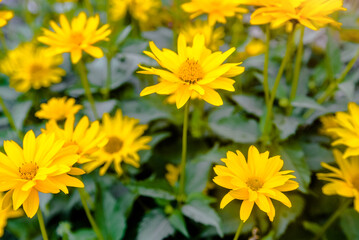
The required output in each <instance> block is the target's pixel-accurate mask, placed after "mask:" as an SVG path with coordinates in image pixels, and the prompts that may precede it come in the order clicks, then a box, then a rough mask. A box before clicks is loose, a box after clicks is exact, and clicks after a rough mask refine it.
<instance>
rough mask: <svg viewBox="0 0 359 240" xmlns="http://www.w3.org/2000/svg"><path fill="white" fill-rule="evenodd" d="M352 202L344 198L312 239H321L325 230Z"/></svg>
mask: <svg viewBox="0 0 359 240" xmlns="http://www.w3.org/2000/svg"><path fill="white" fill-rule="evenodd" d="M351 203H352V199H346V200H345V201H343V203H342V205H341V206H339V208H338V209H337V210H336V211H335V212H334V213H333V215H332V216H330V218H329V219H328V221H327V222H326V223H325V224H324V225H323V227H322V228H321V229H320V231H319V232H318V233H317V234H316V235H315V237H314V238H313V240H318V239H321V238H322V236H323V234H324V233H325V231H326V230H327V229H328V228H329V227H330V226H331V225H332V224H333V223H334V221H335V220H336V219H337V218H338V217H339V216H340V215H341V214H342V213H343V211H344V210H345V209H347V207H348V206H349V205H350V204H351Z"/></svg>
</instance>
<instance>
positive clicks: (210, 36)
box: [181, 20, 224, 51]
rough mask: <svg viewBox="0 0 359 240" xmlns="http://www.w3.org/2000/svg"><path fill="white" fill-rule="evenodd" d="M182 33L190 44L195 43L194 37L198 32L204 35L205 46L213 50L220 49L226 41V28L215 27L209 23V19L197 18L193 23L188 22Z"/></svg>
mask: <svg viewBox="0 0 359 240" xmlns="http://www.w3.org/2000/svg"><path fill="white" fill-rule="evenodd" d="M181 34H183V36H184V37H185V38H186V42H187V44H190V45H192V44H193V39H194V36H195V35H196V34H202V35H204V39H205V46H206V47H207V48H209V49H211V50H212V51H216V50H218V49H219V47H220V46H222V45H223V43H224V41H223V38H224V28H223V27H217V28H214V26H213V25H209V24H208V22H207V21H201V20H197V21H195V22H193V23H188V24H186V25H184V27H183V28H182V30H181Z"/></svg>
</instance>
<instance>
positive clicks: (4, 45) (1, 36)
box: [0, 29, 8, 52]
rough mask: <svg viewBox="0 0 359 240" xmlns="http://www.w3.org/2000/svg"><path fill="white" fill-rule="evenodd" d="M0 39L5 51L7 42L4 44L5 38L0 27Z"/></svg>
mask: <svg viewBox="0 0 359 240" xmlns="http://www.w3.org/2000/svg"><path fill="white" fill-rule="evenodd" d="M0 41H1V44H2V47H3V49H4V52H7V51H8V47H7V44H6V39H5V36H4V32H3V31H2V30H1V29H0Z"/></svg>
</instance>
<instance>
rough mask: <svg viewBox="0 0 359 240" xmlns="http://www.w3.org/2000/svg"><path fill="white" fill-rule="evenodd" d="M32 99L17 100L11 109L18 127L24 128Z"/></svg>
mask: <svg viewBox="0 0 359 240" xmlns="http://www.w3.org/2000/svg"><path fill="white" fill-rule="evenodd" d="M31 105H32V101H25V102H17V103H16V104H15V105H14V106H13V107H12V108H11V110H10V112H11V115H12V118H13V119H14V122H15V126H16V128H17V129H20V130H21V129H22V127H23V125H24V121H25V119H26V117H27V114H28V113H29V111H30V108H31Z"/></svg>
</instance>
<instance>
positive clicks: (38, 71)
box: [30, 63, 45, 80]
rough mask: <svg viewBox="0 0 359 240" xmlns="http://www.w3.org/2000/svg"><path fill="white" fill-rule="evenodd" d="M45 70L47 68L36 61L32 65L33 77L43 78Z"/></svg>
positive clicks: (31, 72) (31, 73)
mask: <svg viewBox="0 0 359 240" xmlns="http://www.w3.org/2000/svg"><path fill="white" fill-rule="evenodd" d="M44 70H45V69H44V67H43V66H42V65H41V64H37V63H34V64H32V65H31V66H30V75H31V77H32V78H33V79H36V80H38V79H39V78H42V75H43V74H44Z"/></svg>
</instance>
